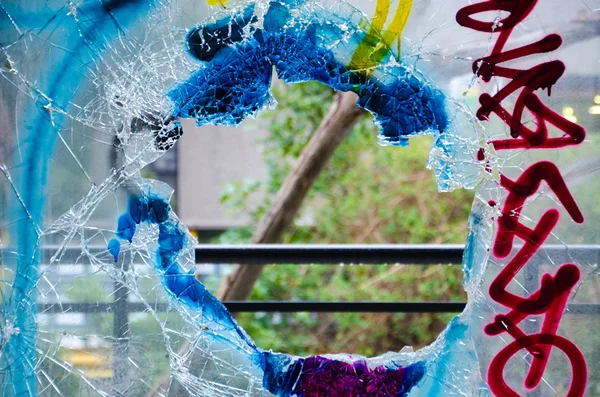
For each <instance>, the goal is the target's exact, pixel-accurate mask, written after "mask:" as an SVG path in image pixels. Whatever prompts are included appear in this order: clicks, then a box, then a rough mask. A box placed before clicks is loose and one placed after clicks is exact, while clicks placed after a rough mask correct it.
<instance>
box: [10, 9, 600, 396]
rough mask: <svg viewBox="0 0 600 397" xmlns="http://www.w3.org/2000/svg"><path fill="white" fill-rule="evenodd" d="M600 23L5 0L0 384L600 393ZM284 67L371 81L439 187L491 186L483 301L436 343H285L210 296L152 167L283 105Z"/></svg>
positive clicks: (212, 390) (477, 288)
mask: <svg viewBox="0 0 600 397" xmlns="http://www.w3.org/2000/svg"><path fill="white" fill-rule="evenodd" d="M599 10H600V4H599V3H598V0H588V1H585V2H584V1H578V2H560V1H558V0H551V1H546V2H537V1H535V0H521V1H518V0H514V1H512V0H511V1H494V0H487V1H484V0H481V1H480V2H470V1H466V0H465V1H463V0H461V1H453V2H447V1H444V0H430V1H426V0H422V1H413V0H393V1H390V0H377V1H376V2H368V1H358V0H355V1H354V2H353V5H350V4H348V3H345V2H343V1H338V0H323V1H320V0H319V1H317V0H270V1H268V0H258V1H238V2H234V1H230V2H227V1H226V0H209V1H208V2H207V3H206V4H204V3H203V4H198V2H186V1H179V0H172V1H167V0H164V1H159V0H147V1H144V0H109V1H105V0H84V1H65V0H56V1H55V0H30V1H22V2H20V1H4V0H1V1H0V32H1V35H0V45H1V52H0V61H1V64H0V74H1V75H2V79H1V80H0V87H1V88H2V95H1V96H0V170H1V171H2V176H0V178H1V180H2V183H0V215H1V216H0V233H1V234H0V238H1V247H0V248H1V249H2V251H1V252H0V294H1V295H0V394H1V395H2V396H7V397H12V396H34V395H35V396H37V395H40V396H55V395H60V396H95V395H99V396H159V395H163V396H166V395H186V394H189V395H193V396H255V395H256V396H259V395H260V396H270V395H275V396H293V395H297V396H307V397H308V396H323V395H326V396H348V395H352V396H409V395H410V396H436V395H440V396H475V395H490V394H492V395H498V396H517V395H525V393H528V392H530V390H534V393H538V394H535V395H540V396H546V395H548V396H550V395H569V396H583V395H589V396H593V395H598V393H600V391H599V390H600V376H599V374H600V368H599V364H598V363H599V362H600V344H599V342H600V341H599V340H598V335H600V332H599V331H600V322H599V321H598V315H599V314H600V313H599V311H598V309H597V308H598V306H597V304H598V297H599V286H598V259H599V256H598V244H599V243H600V241H599V234H598V229H597V225H598V223H599V222H600V219H598V210H597V196H598V193H600V185H599V183H600V182H599V181H600V179H599V178H597V175H596V173H597V172H598V170H599V169H600V167H598V160H597V159H598V152H599V146H598V142H597V140H596V139H594V138H595V137H594V134H595V133H598V128H599V126H600V77H599V73H598V70H599V69H598V64H599V62H600V58H599V57H600V55H599V54H598V51H597V49H598V44H599V43H598V40H599V39H598V29H597V26H598V19H599V16H598V11H599ZM275 77H276V78H278V79H281V80H283V81H284V82H286V83H297V82H302V81H307V80H316V81H319V82H321V83H323V84H325V85H327V86H330V87H332V88H333V89H335V90H339V91H350V92H354V93H355V94H356V95H357V104H358V105H359V106H360V107H363V108H364V109H367V110H368V111H369V112H371V113H372V114H373V116H374V119H375V122H376V123H377V125H378V126H379V127H380V135H379V142H380V144H382V145H392V146H408V144H409V138H410V137H412V136H416V135H422V134H431V135H433V136H434V141H433V142H434V143H433V146H432V148H431V154H430V158H429V161H428V163H427V167H428V168H430V169H431V170H432V172H434V173H435V175H436V178H437V182H438V188H439V189H440V190H441V191H448V190H453V189H459V188H467V189H476V192H477V194H476V198H475V202H474V204H473V209H472V212H471V216H470V218H469V220H468V222H469V227H470V234H469V237H468V240H467V241H466V250H465V256H464V260H463V269H464V286H465V290H466V291H467V293H468V296H469V302H468V304H467V307H466V309H465V311H464V312H463V313H461V314H460V315H459V316H457V317H456V318H455V319H454V320H452V321H451V322H450V324H448V326H447V328H446V329H445V331H444V332H443V333H442V334H441V335H440V336H439V337H438V338H437V340H436V341H435V342H434V343H433V344H431V345H430V346H428V347H426V348H423V349H420V350H417V351H414V352H413V351H412V350H411V349H406V350H403V351H400V352H389V353H386V354H383V355H381V356H378V357H373V358H366V357H361V356H358V355H351V354H340V355H314V356H308V357H295V356H291V355H288V354H285V352H271V351H265V350H263V349H261V347H260V346H256V345H255V343H254V342H253V341H252V339H251V338H250V336H249V335H248V334H247V333H246V332H245V331H244V330H243V329H241V328H240V327H239V326H238V325H237V324H236V322H235V320H234V318H233V317H232V315H231V314H230V313H229V312H228V311H227V310H226V308H225V307H224V306H223V304H222V303H221V302H219V301H218V299H217V298H216V297H215V296H214V295H213V294H212V293H210V292H209V291H208V289H207V288H206V287H205V285H204V284H203V283H202V282H201V280H200V276H199V275H198V272H197V269H196V268H195V264H196V258H195V251H194V247H195V245H196V240H195V238H194V237H193V236H192V235H191V233H189V231H188V229H187V228H186V226H185V225H184V224H183V223H182V222H181V221H180V220H179V219H178V217H177V215H176V211H175V210H174V209H173V208H172V207H171V195H172V194H173V189H172V188H171V187H170V186H168V185H167V184H165V183H162V182H159V181H157V180H152V179H150V178H144V177H143V176H142V169H143V168H144V167H145V166H147V165H148V164H151V163H153V162H155V161H156V160H157V159H159V158H160V157H161V156H166V155H167V154H168V152H169V151H172V150H175V148H176V142H177V140H178V138H179V137H180V136H181V135H182V134H183V132H184V131H183V128H182V125H181V124H180V121H181V119H186V118H188V119H195V122H196V124H197V125H205V124H213V125H238V124H239V123H240V122H241V121H242V120H244V119H246V118H248V117H253V116H255V115H256V114H257V113H258V112H259V111H260V110H261V109H264V108H266V107H274V106H276V103H275V101H274V99H273V98H272V97H271V95H270V93H269V87H270V85H271V83H272V80H273V79H274V78H275ZM374 141H375V139H374ZM397 150H410V148H398V149H397ZM199 172H202V171H199ZM465 222H467V220H465ZM149 346H152V348H151V349H150V348H149ZM559 351H560V352H559ZM175 390H177V391H175Z"/></svg>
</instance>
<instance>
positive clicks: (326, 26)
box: [168, 0, 448, 146]
mask: <svg viewBox="0 0 600 397" xmlns="http://www.w3.org/2000/svg"><path fill="white" fill-rule="evenodd" d="M303 3H304V2H303V1H292V0H285V1H284V0H272V1H271V2H270V3H269V11H268V12H267V14H266V15H265V16H264V22H263V27H262V28H257V27H256V26H254V25H253V22H256V17H255V16H254V5H253V4H252V5H249V6H248V7H246V8H245V9H244V10H243V11H241V12H240V13H239V14H237V15H235V14H234V15H232V16H228V17H225V18H223V19H220V20H218V21H216V22H214V23H212V24H208V25H202V26H198V27H196V28H194V29H192V30H191V31H190V32H189V33H188V35H187V38H186V41H187V46H188V50H189V53H190V55H192V56H193V57H195V58H196V59H197V60H199V61H202V62H203V67H202V68H200V69H199V70H198V71H197V72H196V73H194V74H193V75H192V76H190V77H189V78H188V79H187V80H186V81H185V82H182V83H180V84H178V85H177V86H176V87H174V88H173V89H172V90H171V91H170V92H169V94H168V95H169V97H170V98H171V99H172V100H173V102H174V104H175V108H174V111H173V115H174V116H176V117H183V118H194V119H196V123H197V124H198V125H203V124H209V123H210V124H225V125H237V124H239V123H240V122H241V121H242V120H244V119H245V118H247V117H248V116H254V115H256V113H257V112H258V110H259V109H261V108H262V107H263V106H264V105H265V104H266V103H268V101H269V100H270V94H269V88H270V86H271V78H272V74H273V68H275V70H276V71H277V75H278V77H279V78H281V79H282V80H283V81H285V82H286V83H295V82H301V81H307V80H315V81H319V82H321V83H323V84H325V85H328V86H330V87H332V88H334V89H336V90H340V91H353V92H355V93H356V94H358V98H359V99H358V105H359V106H361V107H363V108H365V109H367V110H369V111H371V112H372V113H373V115H374V117H375V121H376V123H377V124H378V125H379V126H380V128H381V134H380V140H381V141H382V142H383V143H385V144H390V145H400V146H401V145H406V144H407V143H408V139H407V138H408V137H409V136H413V135H418V134H423V133H425V132H426V131H434V132H439V133H441V132H443V131H444V130H445V129H446V127H447V125H448V117H447V115H446V111H445V105H444V102H445V99H444V95H443V94H442V93H441V91H439V90H438V89H436V88H434V87H433V86H432V85H431V84H430V83H429V82H427V81H426V79H425V77H424V76H422V75H421V74H420V73H419V72H418V71H416V70H414V69H412V68H408V67H406V66H403V65H401V64H399V63H397V62H396V63H395V62H392V59H391V58H390V57H388V58H387V59H385V60H384V61H385V62H386V65H385V66H382V67H381V70H382V71H383V72H382V73H383V75H380V74H377V73H375V74H373V75H371V74H367V73H364V72H362V71H355V70H350V69H349V68H348V67H347V66H346V65H344V64H343V63H342V62H340V61H339V60H338V57H337V56H336V54H335V53H334V50H332V49H330V48H331V47H335V41H336V40H339V38H340V37H341V36H342V33H340V26H341V25H343V24H346V23H348V21H349V20H350V18H349V16H346V15H330V14H327V15H319V13H318V12H319V10H318V9H315V10H310V12H311V13H312V14H313V15H302V17H301V18H298V19H296V20H293V19H294V17H293V16H292V9H293V8H295V7H300V6H302V5H303ZM303 11H304V10H303ZM292 20H293V23H292ZM338 22H339V23H338ZM244 29H246V30H247V31H249V32H251V34H250V35H249V36H248V35H244V34H242V32H243V31H244ZM230 32H231V34H230ZM363 37H364V36H361V37H354V40H355V41H356V43H358V42H360V40H362V39H363ZM351 50H353V48H352V49H351Z"/></svg>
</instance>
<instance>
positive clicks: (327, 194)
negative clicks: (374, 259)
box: [221, 82, 473, 355]
mask: <svg viewBox="0 0 600 397" xmlns="http://www.w3.org/2000/svg"><path fill="white" fill-rule="evenodd" d="M273 94H274V96H275V97H276V98H277V100H278V102H279V105H278V107H277V108H276V109H275V110H272V111H269V112H265V113H263V114H262V116H261V118H260V119H259V123H260V124H261V125H263V126H264V125H268V126H270V128H269V131H270V133H269V134H268V136H267V138H266V140H265V142H264V145H265V146H264V147H265V150H264V158H265V161H266V163H267V165H268V171H269V174H268V178H266V179H265V180H263V181H255V180H254V181H247V182H244V181H240V182H238V183H236V184H234V185H232V186H230V187H229V188H228V189H227V190H226V194H225V195H224V199H223V202H225V203H226V204H229V205H230V206H231V207H232V208H235V209H237V210H240V211H245V212H250V213H251V214H252V215H253V219H254V221H255V223H256V222H258V220H259V219H260V217H261V216H263V215H264V214H265V212H266V211H267V209H268V208H269V205H270V204H271V202H272V200H273V198H274V196H275V194H276V193H277V191H278V189H279V187H280V186H281V184H282V183H283V180H284V179H285V177H286V176H287V174H288V173H289V171H290V169H291V167H292V164H294V162H295V161H296V159H297V158H298V156H299V155H300V153H301V151H302V149H303V148H304V146H305V145H306V143H307V142H308V140H309V139H310V137H311V134H312V133H313V132H314V130H315V129H316V127H317V126H318V124H319V122H320V121H321V119H322V118H323V116H324V115H325V114H326V112H327V108H328V106H329V105H330V103H331V100H332V95H333V93H332V91H331V90H330V89H328V88H326V87H323V86H321V85H319V84H318V83H314V82H308V83H301V84H295V85H291V86H285V85H283V84H276V85H275V86H274V87H273ZM376 136H377V128H376V126H374V125H373V122H372V119H371V117H369V116H365V117H364V118H363V119H362V120H361V121H360V122H359V123H358V124H357V126H356V127H355V128H354V130H353V131H352V133H351V134H350V135H349V137H348V138H347V139H346V140H345V141H344V142H343V143H342V145H341V146H340V147H339V148H338V149H337V151H336V152H335V154H334V156H333V158H332V159H331V161H330V162H329V164H328V165H327V167H326V169H325V170H324V171H323V172H322V173H321V175H320V176H319V178H318V180H317V181H316V183H315V184H314V186H313V187H312V189H311V191H310V193H309V195H308V197H307V198H306V200H305V202H304V203H303V207H302V209H301V214H300V216H298V217H297V222H296V225H295V226H294V227H293V228H292V229H291V230H289V231H288V232H287V233H286V235H285V236H284V239H283V241H284V242H285V243H308V244H310V243H321V244H324V243H325V244H326V243H358V244H360V243H362V244H377V243H392V244H402V243H404V244H405V243H463V242H464V241H465V238H466V233H467V226H466V225H467V222H466V219H467V217H468V214H469V211H470V207H471V203H472V199H473V192H470V191H456V192H454V193H443V194H441V193H438V192H437V190H436V184H435V179H434V176H433V173H432V172H430V171H428V170H426V169H425V162H426V159H427V155H428V151H429V147H430V146H431V138H430V137H418V138H414V139H412V140H411V146H410V148H397V147H380V146H378V145H377V138H376ZM254 195H258V197H261V198H264V199H262V200H256V199H254V200H253V199H252V198H253V197H254ZM256 202H260V204H259V205H256V204H252V203H256ZM250 231H251V228H250V230H248V229H246V230H240V229H236V230H232V231H230V232H228V233H226V234H225V235H224V236H222V237H221V240H222V241H226V242H228V243H232V242H247V241H248V238H249V236H250ZM461 283H462V273H461V270H460V268H459V267H458V266H410V265H407V264H396V265H395V264H390V265H388V266H360V265H359V264H355V265H354V266H348V265H346V266H320V265H319V266H310V265H307V266H288V265H285V266H269V267H267V268H266V269H265V272H264V273H263V275H262V276H261V278H260V279H259V281H258V282H257V284H256V286H255V288H254V291H253V293H252V296H251V299H254V300H263V299H265V300H266V299H269V300H284V299H285V300H294V299H295V300H323V301H402V300H410V301H438V300H464V299H465V296H464V292H463V290H462V284H461ZM451 317H452V316H448V315H441V314H433V315H426V314H358V313H355V314H353V313H338V314H331V313H324V314H309V313H300V314H294V315H292V314H281V315H275V316H268V315H260V314H257V315H255V314H243V315H240V316H239V322H240V323H241V325H242V326H243V327H244V328H245V329H246V330H247V331H248V332H249V333H250V335H252V337H253V338H254V339H255V340H256V342H257V343H258V345H259V346H262V347H264V348H267V349H269V348H272V349H274V350H279V351H284V352H287V353H293V354H315V353H324V352H342V351H346V352H354V353H360V354H366V355H374V354H379V353H383V352H385V351H388V350H400V349H401V348H402V347H403V346H405V345H412V346H415V347H419V346H423V345H425V344H427V343H430V342H431V341H432V340H433V339H434V338H435V337H436V336H437V335H438V334H439V332H440V331H441V330H442V329H443V327H444V326H445V324H446V323H447V322H448V321H449V320H450V319H451Z"/></svg>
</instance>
